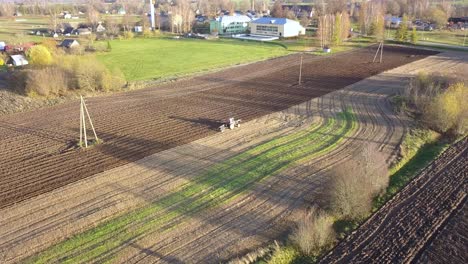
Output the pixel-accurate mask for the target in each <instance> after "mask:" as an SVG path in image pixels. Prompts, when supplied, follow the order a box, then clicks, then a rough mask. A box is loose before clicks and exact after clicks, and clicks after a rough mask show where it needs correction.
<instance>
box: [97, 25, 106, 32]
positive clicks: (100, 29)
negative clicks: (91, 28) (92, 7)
mask: <svg viewBox="0 0 468 264" xmlns="http://www.w3.org/2000/svg"><path fill="white" fill-rule="evenodd" d="M104 31H106V28H105V27H104V26H103V25H102V24H101V23H99V25H98V26H97V27H96V32H97V33H102V32H104Z"/></svg>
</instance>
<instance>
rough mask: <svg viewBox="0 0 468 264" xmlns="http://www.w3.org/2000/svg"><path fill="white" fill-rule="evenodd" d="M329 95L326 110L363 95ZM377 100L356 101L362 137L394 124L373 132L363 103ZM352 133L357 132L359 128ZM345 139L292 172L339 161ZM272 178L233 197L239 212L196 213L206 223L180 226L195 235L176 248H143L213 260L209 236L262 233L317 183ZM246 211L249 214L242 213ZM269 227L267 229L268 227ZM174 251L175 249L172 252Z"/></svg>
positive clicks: (139, 257) (141, 257)
mask: <svg viewBox="0 0 468 264" xmlns="http://www.w3.org/2000/svg"><path fill="white" fill-rule="evenodd" d="M377 90H378V89H377ZM372 92H376V89H373V91H372ZM356 94H357V95H356ZM333 97H334V98H333V99H332V100H331V102H330V104H329V105H330V107H329V109H330V110H331V109H336V105H335V104H336V102H339V103H340V104H341V108H346V104H344V102H345V101H344V100H343V98H348V100H347V101H348V103H349V102H354V103H356V101H357V102H359V100H357V99H361V100H362V98H363V97H362V95H360V94H358V93H354V94H353V93H352V92H348V94H346V93H339V95H335V96H333ZM336 98H338V99H336ZM349 98H352V99H349ZM380 101H381V99H377V100H376V99H375V98H373V99H372V100H370V101H369V100H365V101H363V102H360V103H358V104H362V105H366V107H365V111H364V112H361V111H359V112H358V114H359V113H360V114H363V115H367V116H368V117H371V116H372V118H371V120H373V122H371V124H370V125H371V126H372V127H371V130H369V129H366V128H367V126H366V127H365V128H364V129H361V130H362V132H361V136H363V137H365V138H369V139H372V138H373V137H378V136H381V135H384V138H390V137H389V136H388V133H386V129H387V128H388V127H393V126H394V125H393V124H389V126H388V127H385V126H379V131H378V132H376V131H375V130H374V129H375V128H374V127H373V126H375V125H376V124H377V122H376V120H377V118H376V117H375V116H376V115H375V114H373V113H374V112H375V110H374V109H369V107H367V106H368V105H372V106H375V105H376V104H379V102H380ZM319 109H320V108H319ZM387 112H388V110H387ZM363 119H365V118H363ZM360 128H362V126H360ZM356 134H359V132H358V133H356ZM353 136H355V135H353ZM347 141H349V140H347ZM351 141H352V140H351ZM349 143H350V142H346V143H343V147H340V148H338V149H337V150H333V151H332V152H330V153H329V154H326V155H324V156H323V157H320V158H318V159H316V160H315V159H314V162H313V163H312V164H309V166H308V168H306V169H305V170H304V171H302V172H298V171H297V168H296V169H295V171H294V174H295V175H297V178H298V179H307V176H308V175H311V174H318V173H320V172H322V171H323V170H325V169H326V168H327V167H329V166H331V165H333V164H339V163H340V162H342V160H343V159H346V158H347V157H349V149H352V148H354V149H355V148H356V147H357V146H353V147H351V146H349V145H348V144H349ZM382 144H388V142H382ZM348 148H349V149H348ZM340 153H347V154H340ZM319 164H320V165H319ZM310 167H313V168H320V169H315V171H314V170H313V169H310ZM275 178H276V179H275V181H274V182H270V181H268V184H267V183H265V184H259V185H260V188H261V190H255V191H253V192H252V193H251V194H250V195H247V196H246V197H245V198H243V200H240V201H237V200H236V202H234V203H231V204H234V206H236V205H237V204H241V205H242V207H236V208H235V210H236V211H240V212H242V213H240V214H239V215H238V214H237V213H235V212H232V211H233V210H234V209H232V208H229V207H228V208H223V209H220V210H216V211H219V212H218V213H219V214H222V215H221V216H217V215H216V214H215V215H213V214H212V213H210V214H209V215H210V218H214V219H209V221H208V220H207V219H205V217H202V216H200V217H201V218H202V219H203V220H202V221H201V222H202V223H204V222H207V223H208V224H204V225H203V226H201V227H199V228H198V229H195V230H194V231H192V232H193V235H192V233H189V234H190V235H189V234H188V233H187V228H188V229H191V228H192V224H191V223H190V224H187V226H188V227H186V226H184V227H181V228H183V229H184V234H183V236H188V237H195V238H194V239H193V240H192V241H189V242H188V243H186V244H183V245H180V246H179V247H177V248H176V249H174V245H173V244H174V243H166V244H165V243H164V241H162V242H161V243H158V244H163V245H164V247H163V248H161V247H155V245H152V246H151V247H147V248H145V249H146V250H147V251H155V252H158V253H159V254H161V255H165V256H171V255H176V256H183V257H181V260H186V261H190V260H193V259H197V261H202V262H204V263H207V262H213V259H212V257H213V255H216V254H215V253H214V252H213V248H214V247H215V245H214V244H213V243H210V240H211V239H212V238H213V237H220V236H224V237H225V236H226V234H228V233H229V231H230V230H231V231H232V229H233V228H235V229H242V230H249V231H250V232H253V231H254V230H255V232H256V233H264V232H266V231H267V230H269V228H270V227H271V226H272V225H273V224H274V223H275V222H278V221H279V220H281V219H283V218H284V217H285V216H286V215H288V214H290V213H291V211H293V210H294V209H295V208H297V207H298V206H299V205H300V203H301V202H300V201H301V200H302V199H301V196H302V195H304V194H306V193H308V192H309V191H313V190H314V189H315V188H316V186H317V183H315V184H311V183H308V184H307V185H306V186H309V187H308V188H309V189H306V190H304V187H303V186H304V181H302V182H301V181H297V182H293V183H289V182H288V184H284V183H285V182H284V178H286V179H287V178H289V177H288V173H281V174H280V175H278V176H277V177H275ZM275 186H276V188H275ZM310 186H313V187H310ZM272 189H274V190H272ZM271 193H275V196H274V197H269V195H268V194H271ZM278 196H279V197H280V198H279V199H278ZM255 197H257V199H259V200H260V201H258V204H257V202H255ZM259 197H260V198H259ZM264 197H269V199H266V198H264ZM288 201H295V202H294V203H290V202H289V204H290V205H289V206H288V207H287V208H284V206H281V205H284V204H288ZM239 209H241V210H239ZM271 211H276V212H275V213H274V214H273V213H272V212H271ZM212 215H213V216H212ZM246 215H247V216H249V217H246ZM252 215H253V216H252ZM266 215H268V217H265V216H266ZM211 216H212V217H211ZM218 217H219V218H218ZM242 217H244V218H247V219H248V220H245V219H244V220H242ZM236 221H237V222H236ZM239 222H240V223H243V224H245V226H239V224H238V223H239ZM209 223H223V225H220V226H217V225H216V226H215V227H211V224H209ZM210 228H214V229H210ZM269 231H270V232H271V230H269ZM205 232H207V233H205ZM213 233H215V234H213ZM275 233H278V232H275ZM237 235H239V234H237ZM269 235H270V238H272V237H274V235H272V234H269ZM159 236H160V234H158V238H159ZM168 237H169V239H171V240H173V239H174V238H173V237H172V236H171V235H168ZM225 239H226V238H225ZM237 239H239V238H238V237H237V238H236V239H231V241H236V240H237ZM154 240H156V239H154ZM158 240H161V239H158ZM176 242H177V241H176ZM231 243H232V242H231ZM234 243H235V242H234ZM233 246H235V245H233ZM164 248H169V249H170V250H169V251H165V250H164ZM188 248H197V251H195V252H194V251H192V250H191V251H188V250H187V249H188ZM146 250H143V251H142V252H141V253H140V254H139V255H137V256H135V257H132V258H131V259H124V260H123V262H127V261H129V262H130V263H135V262H141V261H142V260H143V262H146V261H147V260H146V258H151V257H150V256H148V255H147V254H145V252H147V251H146ZM174 252H176V253H175V254H173V253H174ZM207 253H208V254H207ZM195 256H196V257H195ZM200 256H206V258H205V259H203V258H200ZM231 257H232V256H231ZM121 261H122V260H121ZM150 261H151V262H152V261H154V259H151V260H150Z"/></svg>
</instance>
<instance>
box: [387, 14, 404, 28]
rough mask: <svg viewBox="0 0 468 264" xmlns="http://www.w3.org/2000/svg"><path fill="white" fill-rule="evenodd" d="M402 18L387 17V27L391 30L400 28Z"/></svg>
mask: <svg viewBox="0 0 468 264" xmlns="http://www.w3.org/2000/svg"><path fill="white" fill-rule="evenodd" d="M401 21H402V19H401V17H397V16H386V17H385V26H386V27H389V28H398V27H399V26H400V24H401Z"/></svg>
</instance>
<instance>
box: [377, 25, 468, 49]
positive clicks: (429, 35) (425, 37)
mask: <svg viewBox="0 0 468 264" xmlns="http://www.w3.org/2000/svg"><path fill="white" fill-rule="evenodd" d="M395 32H396V30H395V29H387V30H386V37H387V38H388V39H393V38H394V37H395ZM417 34H418V38H419V40H420V41H427V42H435V43H443V44H450V45H456V46H463V44H464V41H465V32H464V31H461V30H456V31H448V30H434V31H417ZM465 46H468V36H467V40H466V43H465Z"/></svg>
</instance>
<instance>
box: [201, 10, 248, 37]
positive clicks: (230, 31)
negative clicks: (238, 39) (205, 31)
mask: <svg viewBox="0 0 468 264" xmlns="http://www.w3.org/2000/svg"><path fill="white" fill-rule="evenodd" d="M250 21H252V19H251V18H250V17H248V16H244V15H234V16H226V15H224V16H220V17H217V18H216V19H214V20H211V21H210V33H212V34H213V33H216V32H218V34H219V35H236V34H244V33H247V31H248V29H249V23H250Z"/></svg>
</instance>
